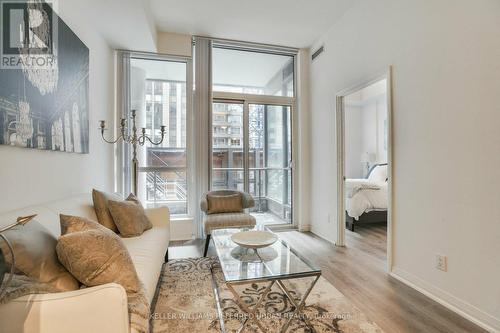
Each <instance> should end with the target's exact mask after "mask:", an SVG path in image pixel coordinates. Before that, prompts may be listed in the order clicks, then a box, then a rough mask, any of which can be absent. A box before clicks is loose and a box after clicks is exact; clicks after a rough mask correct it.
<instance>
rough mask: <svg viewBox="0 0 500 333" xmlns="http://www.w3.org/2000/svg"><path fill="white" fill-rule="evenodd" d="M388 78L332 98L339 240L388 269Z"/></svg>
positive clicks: (389, 147)
mask: <svg viewBox="0 0 500 333" xmlns="http://www.w3.org/2000/svg"><path fill="white" fill-rule="evenodd" d="M389 87H390V72H387V73H386V74H384V75H382V76H379V77H377V78H376V79H373V80H369V81H366V82H364V83H362V84H360V85H357V86H356V87H354V88H351V89H347V90H345V91H343V92H341V93H340V94H338V95H337V117H336V119H337V120H336V122H337V135H338V137H337V139H338V140H337V144H338V147H337V148H338V188H337V189H338V207H339V212H338V229H337V230H338V239H337V245H340V246H344V245H347V246H349V245H352V244H349V242H350V241H352V242H353V243H354V242H360V241H365V242H366V244H363V245H364V246H365V247H367V248H369V249H370V251H377V250H379V251H380V256H381V257H384V259H385V258H387V264H388V269H389V271H390V268H391V258H392V251H391V234H392V233H391V231H392V227H391V226H392V224H391V223H392V222H391V214H390V207H391V185H392V180H391V176H390V175H391V137H392V136H391V114H392V111H391V103H390V101H391V98H390V88H389Z"/></svg>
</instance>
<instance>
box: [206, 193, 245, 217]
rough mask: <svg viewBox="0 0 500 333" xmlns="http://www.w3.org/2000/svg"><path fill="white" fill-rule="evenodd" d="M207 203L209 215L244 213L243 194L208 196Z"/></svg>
mask: <svg viewBox="0 0 500 333" xmlns="http://www.w3.org/2000/svg"><path fill="white" fill-rule="evenodd" d="M207 201H208V210H207V214H218V213H241V212H243V200H242V198H241V194H238V193H235V194H230V195H215V194H208V195H207Z"/></svg>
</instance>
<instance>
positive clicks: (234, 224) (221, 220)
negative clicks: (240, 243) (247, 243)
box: [204, 213, 256, 235]
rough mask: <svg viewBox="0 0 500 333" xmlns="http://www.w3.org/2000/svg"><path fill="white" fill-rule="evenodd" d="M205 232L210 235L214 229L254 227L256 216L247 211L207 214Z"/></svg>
mask: <svg viewBox="0 0 500 333" xmlns="http://www.w3.org/2000/svg"><path fill="white" fill-rule="evenodd" d="M204 224H205V234H207V235H209V234H211V233H212V230H215V229H225V228H244V227H248V228H252V227H254V226H255V224H256V221H255V217H253V216H252V215H250V214H245V213H221V214H210V215H206V216H205V222H204Z"/></svg>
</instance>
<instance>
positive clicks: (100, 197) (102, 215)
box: [92, 189, 122, 232]
mask: <svg viewBox="0 0 500 333" xmlns="http://www.w3.org/2000/svg"><path fill="white" fill-rule="evenodd" d="M92 200H93V201H94V210H95V214H96V215H97V220H98V221H99V223H100V224H102V225H103V226H105V227H106V228H108V229H110V230H113V231H114V232H118V228H117V227H116V225H115V222H114V221H113V217H112V216H111V213H110V212H109V208H108V201H109V200H115V201H116V200H122V198H120V196H118V195H116V194H112V193H105V192H102V191H98V190H96V189H93V190H92Z"/></svg>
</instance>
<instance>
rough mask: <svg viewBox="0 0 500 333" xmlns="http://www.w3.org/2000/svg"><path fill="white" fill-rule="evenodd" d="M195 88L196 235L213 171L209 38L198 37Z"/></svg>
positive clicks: (201, 227) (201, 225) (196, 40)
mask: <svg viewBox="0 0 500 333" xmlns="http://www.w3.org/2000/svg"><path fill="white" fill-rule="evenodd" d="M194 63H195V91H194V129H195V140H194V142H195V151H196V163H195V164H196V165H195V168H194V169H195V170H196V172H195V173H196V175H195V179H196V183H195V187H196V188H195V191H194V193H195V198H196V200H197V201H198V202H197V204H196V205H195V206H194V207H195V211H194V215H195V224H196V225H195V236H196V237H197V238H202V237H204V235H203V214H202V212H201V210H200V209H199V200H200V198H201V196H202V194H203V193H205V192H206V191H208V185H209V184H208V182H209V172H210V163H209V158H210V137H209V127H210V123H209V121H210V112H211V107H212V77H211V75H212V73H211V64H212V42H211V41H210V40H209V39H206V38H202V37H195V54H194Z"/></svg>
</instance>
